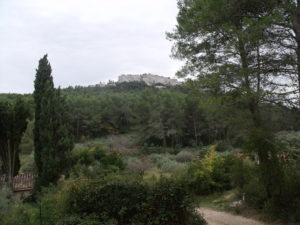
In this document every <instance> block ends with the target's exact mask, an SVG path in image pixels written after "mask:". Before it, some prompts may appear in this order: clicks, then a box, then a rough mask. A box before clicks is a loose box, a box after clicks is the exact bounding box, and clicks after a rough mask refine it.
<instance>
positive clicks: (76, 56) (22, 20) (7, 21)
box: [0, 0, 181, 93]
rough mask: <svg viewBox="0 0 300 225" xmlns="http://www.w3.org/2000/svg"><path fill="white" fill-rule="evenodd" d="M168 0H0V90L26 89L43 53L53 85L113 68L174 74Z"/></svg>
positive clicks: (82, 80) (106, 75)
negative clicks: (169, 34)
mask: <svg viewBox="0 0 300 225" xmlns="http://www.w3.org/2000/svg"><path fill="white" fill-rule="evenodd" d="M176 2H177V1H176V0H0V93H3V92H6V93H7V92H11V93H12V92H14V93H29V92H32V91H33V81H34V77H35V69H36V68H37V65H38V60H39V59H40V58H41V57H42V56H43V55H44V54H45V53H47V54H48V58H49V61H50V63H51V66H52V70H53V76H54V82H55V86H61V87H67V86H70V85H72V86H74V85H90V84H96V83H99V82H107V81H108V80H117V77H118V75H121V74H141V73H154V74H158V75H163V76H168V77H174V74H175V72H176V71H177V70H178V69H179V67H180V65H181V63H180V62H178V61H176V60H174V59H171V58H170V54H171V46H172V43H171V42H170V41H168V40H166V35H165V32H166V31H171V30H172V29H173V28H174V26H175V24H176V14H177V11H178V10H177V5H176Z"/></svg>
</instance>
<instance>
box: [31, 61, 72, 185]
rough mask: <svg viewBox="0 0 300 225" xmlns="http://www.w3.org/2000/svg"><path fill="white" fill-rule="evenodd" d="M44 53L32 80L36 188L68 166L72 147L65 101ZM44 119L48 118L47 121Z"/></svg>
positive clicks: (53, 181)
mask: <svg viewBox="0 0 300 225" xmlns="http://www.w3.org/2000/svg"><path fill="white" fill-rule="evenodd" d="M51 72H52V69H51V66H50V63H49V62H48V59H47V55H45V56H44V57H43V58H42V59H40V61H39V66H38V69H37V71H36V78H35V81H34V88H35V90H34V94H33V96H34V102H35V124H34V146H35V162H36V166H37V171H38V180H37V183H36V189H37V190H40V188H41V187H42V186H48V185H49V184H50V183H55V182H56V181H57V180H58V178H59V176H60V175H61V173H64V172H66V169H67V168H68V166H69V163H68V161H67V153H68V152H69V151H70V150H71V149H72V148H73V137H72V135H71V133H70V128H69V125H68V116H67V114H66V109H65V108H66V104H65V102H64V99H63V98H62V97H61V95H60V90H56V89H55V88H54V84H53V77H52V75H51ZM46 121H47V122H46Z"/></svg>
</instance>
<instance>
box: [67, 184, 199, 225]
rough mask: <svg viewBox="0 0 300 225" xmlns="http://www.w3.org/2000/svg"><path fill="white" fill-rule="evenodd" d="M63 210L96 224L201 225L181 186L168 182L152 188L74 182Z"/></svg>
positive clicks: (136, 185)
mask: <svg viewBox="0 0 300 225" xmlns="http://www.w3.org/2000/svg"><path fill="white" fill-rule="evenodd" d="M108 205H109V206H110V207H107V206H108ZM66 207H67V208H66V210H67V213H68V214H71V215H74V214H77V215H79V216H80V217H82V218H83V217H87V218H90V217H91V216H92V217H93V218H95V219H96V220H97V221H105V220H111V219H113V220H115V221H116V222H117V224H149V225H150V224H157V225H158V224H160V225H161V224H162V225H163V224H166V225H167V224H174V225H176V224H178V225H179V224H180V225H182V224H196V222H195V221H197V222H198V224H204V222H203V221H201V220H200V218H199V219H197V217H196V216H195V215H193V208H192V204H191V199H190V197H189V196H188V193H187V192H186V189H185V187H184V186H181V185H178V184H177V183H175V182H174V181H168V180H164V181H161V182H160V183H158V184H156V185H154V186H153V187H147V186H144V185H141V184H139V183H136V182H134V183H131V182H126V183H124V182H122V181H116V180H115V181H112V182H109V183H105V184H103V183H101V182H99V181H98V182H97V181H92V180H78V181H77V182H75V183H74V185H72V187H71V188H70V190H69V193H68V197H67V201H66Z"/></svg>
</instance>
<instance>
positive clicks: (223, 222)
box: [199, 208, 266, 225]
mask: <svg viewBox="0 0 300 225" xmlns="http://www.w3.org/2000/svg"><path fill="white" fill-rule="evenodd" d="M199 212H200V213H201V214H202V215H203V216H204V219H205V220H206V221H207V222H208V225H266V224H265V223H262V222H259V221H256V220H253V219H248V218H245V217H242V216H237V215H232V214H230V213H226V212H218V211H214V210H211V209H207V208H201V209H199Z"/></svg>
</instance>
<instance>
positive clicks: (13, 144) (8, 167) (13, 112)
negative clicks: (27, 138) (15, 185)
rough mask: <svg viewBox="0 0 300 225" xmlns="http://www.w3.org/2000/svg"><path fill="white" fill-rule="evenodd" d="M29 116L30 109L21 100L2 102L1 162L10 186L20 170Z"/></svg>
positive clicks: (0, 123) (0, 109)
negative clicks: (20, 155)
mask: <svg viewBox="0 0 300 225" xmlns="http://www.w3.org/2000/svg"><path fill="white" fill-rule="evenodd" d="M28 116H29V112H28V109H27V108H26V107H25V103H24V102H23V101H22V100H21V99H17V100H16V101H15V102H0V162H1V169H2V170H3V173H4V174H5V175H6V179H7V181H8V183H9V185H11V184H12V178H13V177H14V176H15V175H17V174H18V172H19V169H20V158H19V153H20V147H19V146H20V142H21V138H22V135H23V133H24V131H25V130H26V126H27V118H28Z"/></svg>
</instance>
